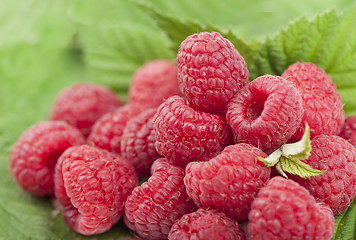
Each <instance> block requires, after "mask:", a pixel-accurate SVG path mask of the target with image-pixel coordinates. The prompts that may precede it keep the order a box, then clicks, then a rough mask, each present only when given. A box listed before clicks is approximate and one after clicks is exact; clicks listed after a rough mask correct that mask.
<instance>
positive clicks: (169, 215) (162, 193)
mask: <svg viewBox="0 0 356 240" xmlns="http://www.w3.org/2000/svg"><path fill="white" fill-rule="evenodd" d="M152 171H153V172H152V176H151V177H150V178H149V179H148V181H147V182H144V183H143V184H142V185H141V186H139V187H136V188H135V189H134V190H133V191H132V194H131V195H130V196H129V197H128V198H127V201H126V204H125V217H126V219H125V222H126V225H127V226H128V227H129V228H130V229H132V230H134V231H135V232H137V234H138V235H139V236H140V237H142V238H145V239H167V236H168V233H169V231H170V229H171V226H172V225H173V224H174V223H175V222H176V220H178V219H180V218H181V217H182V216H183V215H184V214H186V213H190V212H192V211H194V210H196V209H197V207H196V205H195V204H194V202H193V201H192V200H191V199H190V198H189V197H188V195H187V193H186V190H185V186H184V184H183V177H184V169H183V168H180V167H175V166H172V165H170V164H169V163H168V162H167V160H166V159H164V158H160V159H157V160H156V161H155V162H154V164H153V166H152Z"/></svg>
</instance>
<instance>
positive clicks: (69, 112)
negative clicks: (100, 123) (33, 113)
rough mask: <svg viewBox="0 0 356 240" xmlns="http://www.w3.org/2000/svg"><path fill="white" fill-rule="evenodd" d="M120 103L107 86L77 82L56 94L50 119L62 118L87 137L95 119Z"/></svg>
mask: <svg viewBox="0 0 356 240" xmlns="http://www.w3.org/2000/svg"><path fill="white" fill-rule="evenodd" d="M121 105H122V102H121V100H120V99H119V98H118V97H117V96H116V94H115V93H114V92H113V91H111V90H110V89H109V88H107V87H104V86H101V85H94V84H92V83H77V84H74V85H72V86H69V87H67V88H65V89H63V90H62V91H61V92H60V93H59V94H58V96H57V97H56V99H55V101H54V103H53V106H52V111H51V113H50V119H51V120H63V121H65V122H67V123H69V124H70V125H72V126H74V127H76V128H78V129H79V130H80V131H81V132H82V134H83V135H84V137H87V136H88V135H89V133H90V130H91V127H92V125H93V124H94V123H95V122H96V120H97V119H99V118H100V117H101V116H102V115H103V114H105V113H107V112H110V111H112V110H114V109H115V108H117V107H119V106H121Z"/></svg>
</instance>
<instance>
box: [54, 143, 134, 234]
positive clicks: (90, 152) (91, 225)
mask: <svg viewBox="0 0 356 240" xmlns="http://www.w3.org/2000/svg"><path fill="white" fill-rule="evenodd" d="M137 185H138V178H137V176H136V174H135V171H134V168H133V166H132V165H131V163H130V162H128V161H126V160H124V159H122V158H120V157H118V156H117V155H115V154H112V153H109V152H107V151H105V150H102V149H99V148H96V147H92V146H88V145H82V146H78V147H71V148H69V149H67V150H66V151H65V152H64V153H63V155H62V156H61V157H60V158H59V160H58V164H57V165H56V171H55V194H56V197H57V198H58V200H59V202H60V204H61V205H62V208H63V216H64V219H65V220H66V222H67V223H68V225H69V227H71V228H72V229H73V230H74V231H75V232H77V233H80V234H83V235H93V234H98V233H102V232H105V231H107V230H108V229H110V228H111V227H112V226H113V225H114V224H115V223H116V222H117V221H118V220H119V218H120V216H121V215H122V214H123V212H124V204H125V201H126V198H127V197H128V196H129V195H130V194H131V191H132V190H133V188H134V187H136V186H137Z"/></svg>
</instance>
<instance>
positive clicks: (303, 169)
mask: <svg viewBox="0 0 356 240" xmlns="http://www.w3.org/2000/svg"><path fill="white" fill-rule="evenodd" d="M311 150H312V147H311V141H310V127H309V125H308V124H307V123H306V124H305V131H304V134H303V137H302V139H301V140H300V141H298V142H295V143H289V144H284V145H283V146H281V147H280V148H279V149H277V150H276V151H274V152H273V153H271V154H270V155H269V156H268V157H267V158H262V157H258V159H259V160H260V161H261V162H263V163H264V164H265V165H266V166H267V167H272V166H275V167H276V170H277V171H278V172H279V173H280V174H281V175H282V176H283V177H285V178H288V176H287V174H286V172H287V173H290V174H293V175H298V176H299V177H302V178H310V177H313V176H318V175H320V174H322V173H324V172H325V170H324V171H321V170H317V169H313V168H312V167H310V166H309V165H308V164H306V163H304V162H302V161H301V160H305V159H308V157H309V156H310V152H311Z"/></svg>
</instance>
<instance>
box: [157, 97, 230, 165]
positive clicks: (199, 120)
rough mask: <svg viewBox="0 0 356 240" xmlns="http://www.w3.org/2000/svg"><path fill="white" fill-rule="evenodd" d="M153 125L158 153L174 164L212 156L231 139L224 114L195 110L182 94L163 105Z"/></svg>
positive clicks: (169, 99)
mask: <svg viewBox="0 0 356 240" xmlns="http://www.w3.org/2000/svg"><path fill="white" fill-rule="evenodd" d="M153 126H154V128H155V134H156V148H157V152H159V153H160V154H161V155H163V156H165V157H166V158H167V159H168V161H170V162H171V163H172V164H175V165H181V166H185V165H186V164H187V163H188V162H191V161H197V160H200V159H203V158H207V157H211V156H213V155H214V154H216V153H218V152H220V151H221V150H222V149H223V148H224V146H226V145H227V144H228V143H229V142H230V139H231V132H230V128H229V126H228V125H227V124H226V122H225V119H224V118H223V117H222V116H220V115H214V114H209V113H205V112H201V111H198V110H194V109H193V108H191V107H190V106H189V105H188V104H187V102H186V101H185V100H184V99H183V98H181V97H179V96H173V97H170V98H168V99H167V100H166V102H164V103H163V104H161V105H160V107H159V108H158V110H157V113H156V115H155V116H154V119H153Z"/></svg>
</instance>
